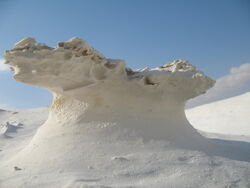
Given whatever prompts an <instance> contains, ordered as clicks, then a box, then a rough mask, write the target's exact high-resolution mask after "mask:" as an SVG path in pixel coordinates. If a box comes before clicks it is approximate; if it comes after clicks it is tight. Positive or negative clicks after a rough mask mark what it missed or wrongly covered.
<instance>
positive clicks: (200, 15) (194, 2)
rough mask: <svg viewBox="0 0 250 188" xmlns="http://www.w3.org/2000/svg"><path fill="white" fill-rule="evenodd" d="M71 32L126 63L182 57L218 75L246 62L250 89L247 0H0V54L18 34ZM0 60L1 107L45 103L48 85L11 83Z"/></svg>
mask: <svg viewBox="0 0 250 188" xmlns="http://www.w3.org/2000/svg"><path fill="white" fill-rule="evenodd" d="M73 36H78V37H81V38H83V39H85V40H87V41H88V42H89V44H90V45H92V46H93V47H95V48H96V49H97V50H99V51H100V52H102V53H103V54H104V55H105V56H106V57H110V58H119V59H124V60H126V63H127V66H129V67H132V68H141V67H145V66H148V67H155V66H159V65H162V64H163V63H166V62H170V61H173V60H175V59H186V60H189V61H190V63H191V64H193V65H195V66H196V67H198V68H199V69H200V70H202V71H203V72H205V73H206V74H207V75H209V76H211V77H212V78H214V79H217V80H218V79H221V78H222V77H225V76H228V75H229V76H230V75H231V74H234V73H235V72H234V73H232V71H231V72H230V70H231V69H232V68H233V67H235V68H236V69H237V68H238V69H240V66H241V65H242V64H246V66H245V67H246V68H244V66H243V68H242V69H244V70H243V72H244V75H245V76H243V77H244V78H245V80H244V84H243V85H244V87H245V88H244V91H245V90H248V89H249V91H250V86H249V87H247V89H246V83H250V82H249V80H250V78H249V79H248V77H247V76H248V74H250V71H249V72H248V68H249V66H248V65H249V63H250V1H249V0H1V1H0V54H1V55H3V54H4V51H5V50H7V49H10V48H12V47H13V45H14V43H16V42H17V41H19V40H21V39H22V38H26V37H34V38H36V39H37V41H38V42H43V43H46V44H48V45H51V46H55V45H56V43H57V42H58V41H65V40H68V39H69V38H71V37H73ZM1 66H2V65H0V108H1V107H2V108H4V107H6V108H17V109H22V108H32V107H38V106H46V105H49V103H50V100H51V95H50V94H49V93H48V92H47V91H45V90H42V89H39V88H36V87H34V86H28V85H24V84H22V83H18V82H16V81H13V80H12V79H11V73H9V72H8V71H6V70H4V68H1ZM245 70H247V71H245ZM246 74H247V75H246ZM246 77H247V79H246ZM235 79H238V78H235ZM240 84H242V83H240ZM240 84H239V85H240ZM222 85H223V84H222ZM249 85H250V84H249ZM231 89H232V88H231Z"/></svg>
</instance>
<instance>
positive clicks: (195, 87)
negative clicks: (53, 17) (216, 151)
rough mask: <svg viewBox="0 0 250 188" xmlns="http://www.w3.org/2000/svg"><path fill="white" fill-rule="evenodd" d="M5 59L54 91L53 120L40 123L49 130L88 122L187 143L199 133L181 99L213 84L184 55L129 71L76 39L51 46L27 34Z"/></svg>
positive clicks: (24, 78) (20, 76) (24, 77)
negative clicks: (161, 64)
mask: <svg viewBox="0 0 250 188" xmlns="http://www.w3.org/2000/svg"><path fill="white" fill-rule="evenodd" d="M5 59H6V64H9V65H10V67H11V69H12V70H13V71H14V72H15V74H14V79H15V80H17V81H20V82H24V83H27V84H32V85H36V86H39V87H43V88H45V89H48V90H49V91H51V92H52V93H53V94H54V101H53V104H52V105H51V107H50V116H49V119H48V121H47V123H46V125H47V124H53V125H50V126H46V125H44V126H43V127H42V128H41V129H47V128H48V130H50V129H51V130H52V129H54V128H55V127H56V126H58V127H60V125H61V126H63V127H64V129H65V132H67V131H66V130H67V127H70V126H73V125H74V124H78V125H79V124H81V126H78V128H77V129H78V131H79V129H80V130H81V129H83V130H84V129H85V128H86V124H87V123H88V122H99V123H97V124H103V126H104V127H105V128H108V127H109V128H110V127H113V129H115V128H118V129H123V130H124V129H126V131H128V132H130V131H132V132H133V133H135V134H136V135H137V136H139V137H142V138H143V139H166V140H169V141H173V143H177V144H180V145H186V144H190V143H192V140H196V138H200V135H199V134H198V133H196V131H195V130H194V129H193V128H192V127H191V126H190V124H189V123H188V121H187V119H186V117H185V113H184V105H185V102H186V101H187V100H188V99H190V98H193V97H195V96H198V95H201V94H203V93H205V92H206V90H207V89H209V88H210V87H212V86H213V84H214V81H213V80H212V79H210V78H209V77H207V76H205V75H204V74H203V73H202V72H200V71H198V70H197V69H196V68H195V67H194V66H192V65H190V64H188V62H187V61H185V60H176V61H174V62H172V63H168V64H165V65H163V66H160V67H157V68H154V69H149V68H144V69H140V70H132V69H130V68H127V67H126V66H125V62H124V61H123V60H114V59H108V58H106V57H105V56H104V55H102V54H101V53H99V52H98V51H96V50H95V49H94V48H92V47H90V46H89V45H88V44H87V43H86V42H85V41H83V40H81V39H79V38H72V39H70V40H69V41H67V42H59V43H58V46H57V47H54V48H52V47H48V46H46V45H45V44H41V43H37V42H36V41H35V40H34V39H33V38H27V39H24V40H22V41H20V42H18V43H16V44H15V47H14V48H13V49H12V50H9V51H6V54H5ZM73 127H74V126H73ZM55 132H57V131H56V130H55ZM63 132H64V131H63ZM101 132H105V131H101ZM39 133H40V132H38V134H39ZM51 134H53V133H51ZM51 134H49V135H51ZM84 134H86V133H84ZM84 134H83V135H84ZM187 140H189V141H190V142H189V141H188V142H187ZM196 143H197V142H196ZM198 143H199V142H198ZM191 145H192V144H191Z"/></svg>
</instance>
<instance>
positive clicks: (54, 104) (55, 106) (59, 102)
mask: <svg viewBox="0 0 250 188" xmlns="http://www.w3.org/2000/svg"><path fill="white" fill-rule="evenodd" d="M63 102H64V100H63V99H62V98H56V99H55V100H54V101H53V104H52V105H51V106H50V109H51V110H55V109H57V108H58V106H60V105H61V104H62V103H63Z"/></svg>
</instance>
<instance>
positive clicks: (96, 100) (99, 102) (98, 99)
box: [93, 95, 103, 107]
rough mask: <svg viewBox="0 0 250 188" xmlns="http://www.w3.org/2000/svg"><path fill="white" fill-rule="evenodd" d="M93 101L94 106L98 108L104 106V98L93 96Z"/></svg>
mask: <svg viewBox="0 0 250 188" xmlns="http://www.w3.org/2000/svg"><path fill="white" fill-rule="evenodd" d="M93 101H94V106H96V107H98V106H101V105H102V102H103V100H102V97H100V96H98V95H96V96H93Z"/></svg>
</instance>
